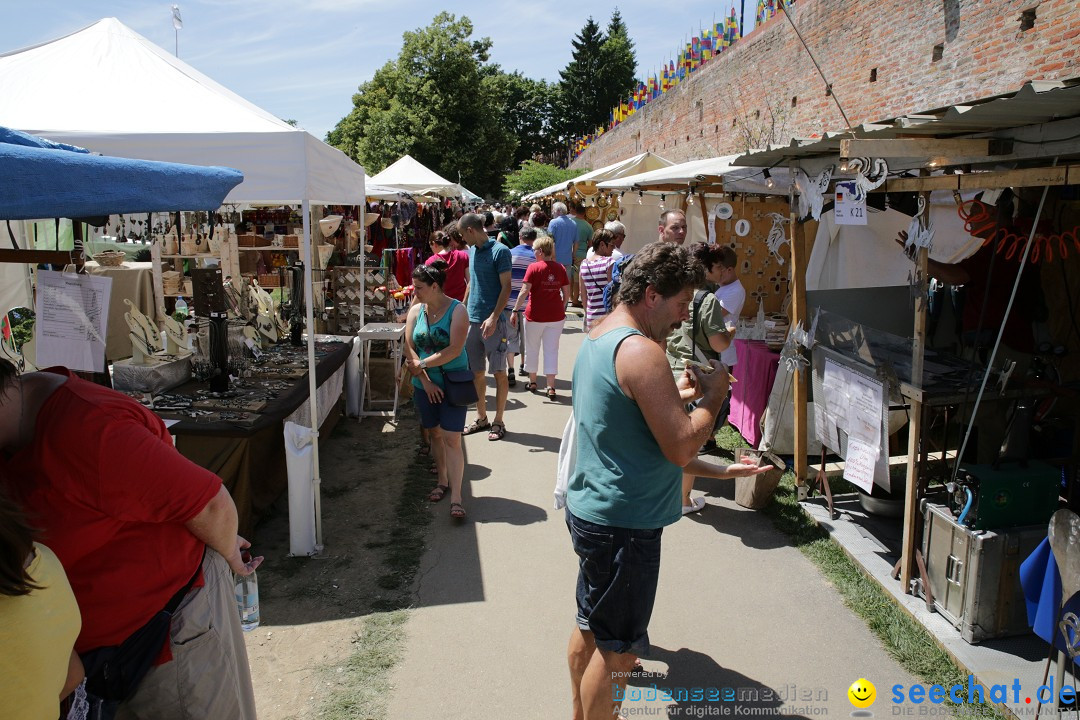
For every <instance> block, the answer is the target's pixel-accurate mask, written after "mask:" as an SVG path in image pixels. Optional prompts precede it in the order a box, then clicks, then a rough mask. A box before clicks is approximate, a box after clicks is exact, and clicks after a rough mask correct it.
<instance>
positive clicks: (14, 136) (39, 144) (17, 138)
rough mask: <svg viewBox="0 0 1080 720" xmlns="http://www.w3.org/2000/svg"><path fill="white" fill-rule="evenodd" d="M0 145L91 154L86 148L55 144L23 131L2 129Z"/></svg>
mask: <svg viewBox="0 0 1080 720" xmlns="http://www.w3.org/2000/svg"><path fill="white" fill-rule="evenodd" d="M0 143H4V144H6V145H25V146H26V147H36V148H49V149H50V150H70V151H71V152H79V153H89V152H90V151H89V150H87V149H86V148H81V147H76V146H75V145H68V144H67V143H58V142H53V141H52V140H47V139H46V138H43V137H38V136H37V135H31V134H30V133H24V132H23V131H22V130H12V129H11V128H6V127H0Z"/></svg>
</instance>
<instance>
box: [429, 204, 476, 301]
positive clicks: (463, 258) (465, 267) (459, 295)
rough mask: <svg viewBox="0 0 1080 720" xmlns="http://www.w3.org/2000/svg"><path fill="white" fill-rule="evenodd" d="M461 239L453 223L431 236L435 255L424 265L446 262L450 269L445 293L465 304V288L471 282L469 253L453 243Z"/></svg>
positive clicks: (448, 269) (447, 274)
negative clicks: (440, 261)
mask: <svg viewBox="0 0 1080 720" xmlns="http://www.w3.org/2000/svg"><path fill="white" fill-rule="evenodd" d="M455 235H456V236H457V237H456V238H455V237H454V236H455ZM460 239H461V234H460V233H458V231H457V227H456V226H454V224H453V223H451V224H450V225H447V226H446V227H445V228H444V229H443V230H442V231H436V232H435V234H433V235H432V236H431V249H432V250H433V251H435V254H434V255H432V256H431V257H429V258H428V259H427V260H426V261H425V262H424V264H425V265H430V264H431V263H433V262H435V261H436V260H442V261H443V262H445V263H446V264H447V265H448V266H449V267H448V268H447V270H446V286H445V287H444V288H443V292H445V293H446V294H447V296H449V297H452V298H454V299H455V300H459V301H462V302H464V300H465V286H466V285H467V284H468V282H469V253H467V252H465V251H464V250H462V249H460V248H458V247H457V246H456V245H457V243H456V242H453V241H455V240H457V241H460Z"/></svg>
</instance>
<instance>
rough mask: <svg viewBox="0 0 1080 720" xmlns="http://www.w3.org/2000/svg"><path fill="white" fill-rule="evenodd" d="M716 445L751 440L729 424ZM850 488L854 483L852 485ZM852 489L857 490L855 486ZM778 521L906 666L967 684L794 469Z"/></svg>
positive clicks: (774, 509)
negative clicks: (851, 550)
mask: <svg viewBox="0 0 1080 720" xmlns="http://www.w3.org/2000/svg"><path fill="white" fill-rule="evenodd" d="M717 444H718V445H719V446H720V447H721V448H723V449H725V450H729V451H733V450H734V449H735V448H736V447H747V444H746V441H744V440H743V439H742V437H740V436H739V434H738V433H737V432H735V431H734V430H733V429H731V428H730V427H724V428H722V429H721V430H720V432H719V433H717ZM830 484H831V486H832V490H833V492H834V493H837V492H842V491H843V490H842V489H841V488H842V487H843V486H846V485H847V483H844V482H843V481H842V480H841V481H839V482H836V481H830ZM848 487H850V486H848ZM852 491H854V490H853V489H852ZM762 512H763V513H764V514H765V515H766V516H768V517H769V519H770V520H771V521H772V523H773V525H774V526H775V527H776V528H777V529H778V530H779V531H780V532H782V533H784V534H785V535H787V536H788V537H789V538H791V541H792V544H793V545H794V546H795V547H797V548H798V549H799V550H800V551H801V552H802V553H803V554H804V555H806V556H807V557H808V558H810V560H812V561H813V562H814V564H815V565H817V566H818V568H819V569H820V570H821V572H822V574H824V575H825V577H826V578H827V579H828V580H829V582H831V583H832V584H833V586H835V587H836V589H837V590H838V591H839V593H840V596H841V598H843V601H844V604H845V605H847V607H848V608H850V609H851V610H852V611H853V612H854V613H855V614H856V615H858V616H859V617H860V618H862V619H863V621H865V622H866V624H867V626H868V627H869V628H870V629H871V630H872V631H873V632H874V634H875V635H877V637H878V638H879V639H880V640H881V643H882V645H883V646H884V647H885V650H886V652H888V653H889V655H890V656H891V657H892V658H893V659H894V660H896V661H897V662H898V663H899V664H900V665H901V667H903V668H904V669H905V670H907V671H908V672H910V673H911V674H912V675H914V676H915V677H917V678H918V679H919V680H920V681H921V682H923V683H926V684H927V685H933V684H937V685H942V686H944V687H949V686H952V685H958V684H959V685H964V686H966V683H967V673H966V672H963V671H962V670H961V669H960V668H959V667H957V665H956V664H955V663H954V662H953V660H952V658H950V657H949V656H948V654H946V653H945V651H944V650H942V649H941V648H940V647H939V646H938V645H937V644H936V643H935V642H934V639H933V637H931V635H930V633H929V632H927V630H926V629H925V628H924V627H923V626H922V625H920V624H919V623H918V622H917V621H916V620H915V619H914V618H912V617H911V616H910V615H908V614H907V613H906V612H905V611H904V610H903V609H902V608H901V607H900V606H899V605H897V604H896V602H895V601H894V600H893V598H892V597H891V596H890V595H889V594H888V593H886V592H885V590H884V589H883V588H882V587H881V586H880V585H878V583H877V582H876V581H875V580H873V579H872V578H870V577H867V576H866V575H865V574H863V572H862V570H861V569H860V568H859V567H858V565H856V564H855V562H854V561H852V560H851V558H849V557H848V556H847V555H846V554H844V551H843V549H842V548H841V547H840V545H839V544H838V543H836V542H835V541H834V540H833V539H832V538H831V537H829V534H828V532H826V531H825V530H824V529H823V528H822V527H821V526H819V525H818V524H817V523H816V522H815V521H814V519H813V518H811V517H810V516H809V515H808V514H807V513H806V512H805V511H804V510H803V509H802V507H801V506H800V505H799V502H798V491H797V489H796V487H795V473H794V472H793V471H788V472H786V473H784V476H783V477H782V478H781V480H780V486H779V487H778V488H777V489H776V495H775V496H774V498H773V502H771V503H769V505H768V506H767V507H766V508H765V509H764V510H763V511H762ZM949 704H950V705H952V706H953V707H955V708H956V709H960V708H961V707H962V708H963V712H964V716H965V717H977V718H986V719H987V720H1005V718H1006V717H1007V716H1006V715H1005V714H1004V713H1003V712H1002V711H1001V710H999V709H998V708H997V707H995V706H993V705H991V704H989V703H984V704H982V705H974V704H972V705H963V706H959V705H956V704H955V703H951V702H950V703H949Z"/></svg>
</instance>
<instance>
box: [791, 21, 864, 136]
mask: <svg viewBox="0 0 1080 720" xmlns="http://www.w3.org/2000/svg"><path fill="white" fill-rule="evenodd" d="M780 9H781V10H783V11H784V17H786V18H787V19H788V22H789V23H791V29H792V30H794V31H795V34H796V35H797V36H798V37H799V42H801V43H802V46H803V49H804V50H806V54H807V55H809V56H810V61H811V62H812V63H814V67H816V68H817V71H818V75H820V76H821V79H822V80H823V81H824V82H825V89H826V90H827V91H828V93H829V97H831V98H832V99H833V102H834V103H836V107H837V109H839V110H840V115H841V116H842V117H843V118H844V123H846V125H845V127H847V129H848V130H849V131H851V133H852V135H854V134H855V133H854V131H853V130H852V129H851V121H850V120H848V116H847V113H846V112H844V108H843V106H842V105H840V98H838V97H837V96H836V93H835V92H833V86H832V83H830V82H829V79H828V78H827V77H825V71H824V70H822V69H821V66H820V65H818V61H817V59H815V58H814V53H812V52H810V47H809V46H808V45H807V44H806V41H805V40H803V36H802V33H801V32H799V28H797V27H796V26H795V21H794V20H792V19H791V13H789V12H788V9H787V3H780Z"/></svg>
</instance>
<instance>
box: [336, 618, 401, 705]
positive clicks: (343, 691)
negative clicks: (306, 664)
mask: <svg viewBox="0 0 1080 720" xmlns="http://www.w3.org/2000/svg"><path fill="white" fill-rule="evenodd" d="M408 617H409V613H408V611H406V610H398V611H396V612H389V613H379V614H376V615H372V616H370V617H369V618H368V619H367V620H366V621H365V622H364V629H363V630H362V631H361V632H360V633H358V634H357V636H356V637H355V638H354V639H353V645H354V646H355V647H356V649H355V650H354V651H353V654H352V656H350V657H349V660H348V661H347V662H346V663H345V666H344V667H343V668H339V669H338V672H337V678H336V680H337V686H338V687H336V688H335V691H334V693H333V697H332V698H331V700H330V701H329V702H328V703H327V705H326V707H325V708H324V709H323V713H322V716H323V717H324V718H331V719H333V720H339V719H340V720H345V718H369V719H370V718H382V717H386V711H387V704H388V703H389V700H390V691H391V689H392V688H391V687H390V671H391V670H393V668H394V666H395V665H396V664H397V663H398V662H399V661H400V660H401V653H402V646H403V645H404V643H405V632H404V627H405V621H406V620H407V619H408Z"/></svg>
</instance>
